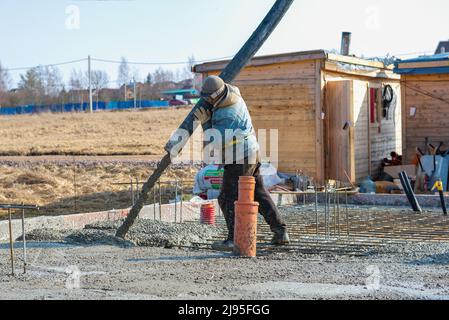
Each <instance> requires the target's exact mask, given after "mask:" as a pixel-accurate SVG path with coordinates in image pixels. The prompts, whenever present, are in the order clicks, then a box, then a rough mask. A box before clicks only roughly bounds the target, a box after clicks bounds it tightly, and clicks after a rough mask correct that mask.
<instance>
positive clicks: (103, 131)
mask: <svg viewBox="0 0 449 320" xmlns="http://www.w3.org/2000/svg"><path fill="white" fill-rule="evenodd" d="M189 111H190V109H189V108H182V109H157V110H144V111H134V110H132V111H122V112H97V113H94V114H85V113H72V114H68V113H65V114H39V115H19V116H3V117H0V137H1V139H2V140H1V141H2V143H1V144H0V155H3V156H12V155H16V156H17V155H155V156H156V155H157V156H158V155H161V154H163V147H164V144H165V142H166V141H167V140H168V138H169V137H170V135H171V133H172V132H173V131H174V130H175V129H176V128H177V127H178V125H179V124H180V123H181V122H182V121H183V119H184V118H185V117H186V115H187V114H188V112H189Z"/></svg>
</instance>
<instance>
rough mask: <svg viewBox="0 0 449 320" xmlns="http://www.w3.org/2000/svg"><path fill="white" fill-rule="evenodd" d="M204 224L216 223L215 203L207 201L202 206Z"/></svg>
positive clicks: (202, 221) (201, 219)
mask: <svg viewBox="0 0 449 320" xmlns="http://www.w3.org/2000/svg"><path fill="white" fill-rule="evenodd" d="M200 221H201V223H202V224H206V225H215V206H214V204H213V203H205V204H203V205H202V206H201V218H200Z"/></svg>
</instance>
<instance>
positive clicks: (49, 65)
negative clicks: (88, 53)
mask: <svg viewBox="0 0 449 320" xmlns="http://www.w3.org/2000/svg"><path fill="white" fill-rule="evenodd" d="M83 61H87V58H84V59H78V60H71V61H66V62H60V63H53V64H46V65H38V66H33V67H18V68H5V69H4V70H6V71H20V70H29V69H33V68H37V67H57V66H63V65H67V64H74V63H79V62H83Z"/></svg>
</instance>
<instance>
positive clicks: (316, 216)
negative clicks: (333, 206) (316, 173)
mask: <svg viewBox="0 0 449 320" xmlns="http://www.w3.org/2000/svg"><path fill="white" fill-rule="evenodd" d="M315 223H316V236H317V237H318V234H319V229H318V224H319V221H318V188H317V185H316V183H315Z"/></svg>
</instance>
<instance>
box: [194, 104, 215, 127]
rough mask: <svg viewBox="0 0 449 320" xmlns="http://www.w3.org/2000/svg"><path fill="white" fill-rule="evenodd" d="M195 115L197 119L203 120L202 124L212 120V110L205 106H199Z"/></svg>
mask: <svg viewBox="0 0 449 320" xmlns="http://www.w3.org/2000/svg"><path fill="white" fill-rule="evenodd" d="M194 115H195V118H196V120H197V121H199V122H201V125H203V124H205V123H206V122H208V121H210V119H211V118H212V112H211V111H210V110H209V109H206V108H205V107H199V108H198V110H196V111H195V113H194Z"/></svg>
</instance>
